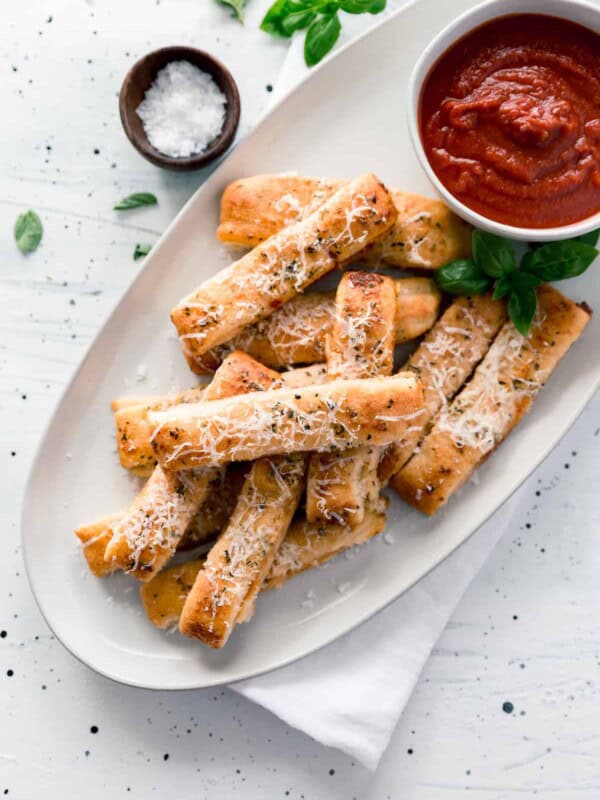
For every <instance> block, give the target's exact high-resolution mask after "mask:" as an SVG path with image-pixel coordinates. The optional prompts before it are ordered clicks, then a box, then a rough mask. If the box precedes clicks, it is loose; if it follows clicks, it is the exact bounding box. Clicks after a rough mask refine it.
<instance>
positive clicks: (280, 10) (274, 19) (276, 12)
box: [260, 0, 287, 36]
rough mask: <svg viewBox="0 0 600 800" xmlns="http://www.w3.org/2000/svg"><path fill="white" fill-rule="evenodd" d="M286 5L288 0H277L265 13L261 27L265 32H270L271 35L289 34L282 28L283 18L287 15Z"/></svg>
mask: <svg viewBox="0 0 600 800" xmlns="http://www.w3.org/2000/svg"><path fill="white" fill-rule="evenodd" d="M286 5H287V0H275V2H274V3H273V5H272V6H270V8H269V9H268V10H267V13H266V14H265V15H264V17H263V20H262V22H261V23H260V29H261V30H262V31H265V33H270V34H271V36H287V34H286V33H285V32H284V31H283V30H282V28H281V20H282V19H283V17H285V16H287V12H286V11H285V8H286Z"/></svg>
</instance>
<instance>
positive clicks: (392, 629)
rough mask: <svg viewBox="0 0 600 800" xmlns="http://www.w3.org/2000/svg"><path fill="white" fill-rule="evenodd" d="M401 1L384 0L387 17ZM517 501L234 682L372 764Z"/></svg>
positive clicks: (289, 82)
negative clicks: (291, 659)
mask: <svg viewBox="0 0 600 800" xmlns="http://www.w3.org/2000/svg"><path fill="white" fill-rule="evenodd" d="M404 4H405V3H404V2H401V0H388V10H387V11H386V12H385V14H386V15H387V16H390V15H391V14H393V13H394V11H396V10H397V9H398V8H400V7H401V6H402V5H404ZM380 20H381V16H378V17H370V16H369V15H366V14H364V15H361V16H349V15H344V24H343V32H342V36H341V37H340V38H341V42H342V43H344V42H346V41H350V40H351V39H352V38H354V37H355V36H357V35H358V34H360V33H362V32H364V31H365V30H367V29H368V28H369V27H371V26H372V25H374V24H377V23H378V22H380ZM302 45H303V36H302V35H300V36H297V37H296V38H295V39H294V41H293V42H292V44H291V47H290V50H289V53H288V55H287V58H286V60H285V62H284V65H283V68H282V71H281V75H280V79H279V81H278V83H277V86H276V87H275V91H274V93H273V102H275V101H276V100H277V99H279V98H280V97H282V96H283V95H284V94H286V93H287V92H288V91H289V90H290V89H291V88H292V87H293V86H294V85H296V84H297V83H298V82H299V81H300V80H301V79H302V78H303V77H304V76H305V75H306V73H307V68H306V66H305V65H304V59H303V50H302ZM516 504H518V495H517V496H516V497H515V498H514V499H513V500H512V501H511V502H510V503H509V504H507V505H506V506H504V507H503V508H502V523H500V516H499V514H496V515H495V516H494V517H492V519H491V520H489V521H488V522H487V523H486V525H484V526H483V527H482V528H481V529H480V530H479V531H478V532H477V533H476V534H475V535H474V536H473V537H472V538H471V540H470V541H469V542H467V543H466V544H465V545H463V547H461V548H460V549H459V550H457V551H456V552H455V553H454V554H453V555H452V556H451V557H450V558H448V559H447V560H446V561H445V562H444V563H443V564H441V565H440V566H439V567H438V568H437V569H435V570H434V571H433V572H431V573H430V574H429V575H428V576H427V577H426V578H425V579H424V580H422V581H421V582H420V583H418V584H417V585H416V586H414V587H413V588H412V589H411V590H410V591H408V592H406V594H404V595H403V596H402V597H401V598H399V599H398V600H396V601H395V602H394V603H392V604H391V605H390V606H388V608H386V609H385V610H384V611H382V612H381V613H380V614H378V615H377V616H376V617H374V618H373V619H371V620H369V621H368V622H367V623H365V624H363V625H361V626H360V627H359V628H357V629H356V630H355V631H353V632H351V633H349V634H348V635H347V636H345V637H343V638H342V639H340V640H338V641H336V642H334V643H333V644H331V645H329V646H328V647H325V648H323V649H322V650H319V651H318V652H316V653H313V654H312V655H310V656H307V657H306V658H304V659H302V660H301V661H299V662H296V663H294V664H291V665H290V666H288V667H284V668H283V669H280V670H277V671H276V672H271V673H269V674H267V675H263V676H260V677H258V678H253V679H251V680H248V681H243V682H240V683H236V684H234V685H232V686H231V688H232V689H234V690H235V691H236V692H239V693H240V694H242V695H244V696H245V697H247V698H249V699H250V700H253V701H254V702H256V703H260V705H262V706H264V707H265V708H268V709H269V710H270V711H272V712H273V713H274V714H277V716H279V717H281V719H283V720H285V722H287V723H288V724H290V725H293V726H294V727H295V728H298V729H300V730H302V731H304V732H305V733H307V734H309V735H310V736H312V737H313V738H314V739H316V740H318V741H319V742H322V743H323V744H326V745H329V746H332V747H337V748H339V749H340V750H343V751H344V752H345V753H348V754H349V755H351V756H353V757H354V758H356V759H357V760H358V761H359V762H360V763H362V764H363V765H364V766H366V767H367V768H369V769H373V770H374V769H375V768H376V767H377V764H378V762H379V760H380V758H381V756H382V754H383V752H384V751H385V748H386V747H387V744H388V742H389V740H390V737H391V735H392V733H393V731H394V728H395V727H396V724H397V722H398V720H399V718H400V715H401V714H402V711H403V709H404V707H405V706H406V703H407V701H408V699H409V697H410V695H411V693H412V690H413V688H414V686H415V684H416V682H417V679H418V677H419V675H420V673H421V670H422V669H423V666H424V665H425V662H426V661H427V658H428V656H429V654H430V652H431V650H432V648H433V647H434V645H435V643H436V641H437V639H438V638H439V636H440V634H441V632H442V631H443V629H444V628H445V626H446V624H447V622H448V620H449V618H450V616H451V615H452V613H453V611H454V609H455V608H456V606H457V604H458V602H459V600H460V598H461V597H462V595H463V594H464V592H465V590H466V588H467V587H468V585H469V583H470V582H471V580H472V578H473V577H474V576H475V575H476V574H477V572H478V571H479V569H480V568H481V566H482V565H483V563H484V561H485V560H486V558H487V557H488V556H489V554H490V553H491V551H492V550H493V548H494V546H495V545H496V543H497V542H498V540H499V539H500V537H501V535H502V534H503V532H504V531H505V530H507V529H508V527H509V526H510V521H511V520H512V517H513V513H514V507H515V505H516ZM507 520H508V522H507ZM366 546H368V545H366Z"/></svg>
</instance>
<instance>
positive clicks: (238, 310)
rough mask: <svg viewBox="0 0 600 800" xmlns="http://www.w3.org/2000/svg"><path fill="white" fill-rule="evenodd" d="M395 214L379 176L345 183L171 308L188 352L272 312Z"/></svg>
mask: <svg viewBox="0 0 600 800" xmlns="http://www.w3.org/2000/svg"><path fill="white" fill-rule="evenodd" d="M395 218H396V209H395V207H394V205H393V203H392V199H391V197H390V194H389V192H388V191H387V189H386V188H385V187H384V186H383V184H381V183H380V182H379V180H378V179H377V178H376V177H375V176H374V175H371V174H367V175H363V176H362V177H361V178H357V179H356V180H355V181H352V182H351V183H349V184H347V185H346V186H344V187H342V188H341V189H340V190H339V192H336V193H335V194H334V195H333V196H332V197H331V198H330V199H329V200H328V201H327V202H325V203H324V204H323V205H322V206H321V207H320V208H319V209H318V210H317V211H315V212H314V213H313V214H311V215H310V216H308V217H307V218H306V219H305V220H303V221H302V222H299V223H298V224H297V225H292V226H290V227H289V228H285V229H284V230H282V231H281V232H280V233H277V234H275V235H274V236H272V237H271V238H270V239H268V240H267V241H266V242H264V244H261V245H259V246H258V247H256V248H255V249H254V250H252V251H251V252H250V253H248V254H247V255H245V256H243V257H242V258H241V259H240V260H239V261H236V262H235V263H233V264H231V266H229V267H227V269H224V270H222V271H221V272H219V273H217V274H216V275H215V276H213V277H212V278H210V279H209V280H208V281H206V282H205V283H203V284H202V285H201V286H200V288H199V289H197V290H196V291H195V292H194V293H193V294H191V295H189V297H186V298H184V299H183V300H182V301H181V303H180V304H179V305H177V306H176V307H175V308H174V309H173V311H172V313H171V318H172V320H173V323H174V324H175V327H176V328H177V332H178V334H179V337H180V340H181V342H182V345H183V348H184V352H185V353H186V355H187V356H188V357H189V358H190V359H192V360H193V359H194V358H196V357H198V356H201V355H202V354H203V353H205V352H206V351H207V350H210V349H211V348H212V347H215V346H216V345H219V344H223V343H224V342H227V341H229V340H230V339H232V338H233V337H234V336H236V335H237V334H238V333H240V331H241V330H242V329H243V328H244V327H245V326H246V325H251V324H253V323H255V322H258V320H260V319H263V318H264V317H268V316H269V315H270V314H272V313H273V311H275V309H276V308H279V307H280V306H282V305H283V304H284V303H286V302H287V301H288V300H291V299H292V297H294V296H295V295H297V294H300V293H302V292H303V291H304V290H305V289H306V288H307V287H308V286H310V284H311V283H314V282H315V281H316V280H318V279H319V278H321V277H322V276H323V275H325V274H326V273H328V272H331V270H332V269H334V268H335V267H336V266H337V265H338V263H339V262H340V261H344V260H347V259H348V258H350V257H352V256H353V255H356V254H357V253H359V252H360V251H361V250H364V248H365V247H366V246H367V245H368V244H370V243H371V242H372V241H374V240H375V239H377V238H378V237H380V236H383V234H384V233H385V232H386V231H387V230H388V229H389V228H390V227H391V226H392V225H393V224H394V221H395Z"/></svg>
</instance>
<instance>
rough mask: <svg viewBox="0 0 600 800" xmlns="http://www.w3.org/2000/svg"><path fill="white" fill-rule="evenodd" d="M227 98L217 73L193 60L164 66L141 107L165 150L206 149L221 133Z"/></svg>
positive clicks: (153, 138) (175, 153) (151, 135)
mask: <svg viewBox="0 0 600 800" xmlns="http://www.w3.org/2000/svg"><path fill="white" fill-rule="evenodd" d="M226 105H227V98H226V97H225V95H224V94H223V92H222V91H221V90H220V89H219V87H218V86H217V84H216V83H215V81H214V79H213V77H212V76H211V75H209V74H208V73H207V72H203V71H202V70H201V69H199V68H198V67H195V66H194V65H193V64H190V62H189V61H172V62H171V63H170V64H167V66H166V67H164V68H163V69H161V70H160V71H159V72H158V74H157V76H156V78H155V80H154V83H153V84H152V86H151V87H150V88H149V89H148V91H147V92H146V94H145V95H144V99H143V100H142V102H141V103H140V105H139V106H138V107H137V115H138V116H139V118H140V119H141V120H142V123H143V125H144V130H145V132H146V136H147V137H148V141H149V142H150V144H152V145H153V147H156V149H157V150H159V151H160V152H161V153H164V155H166V156H171V157H172V158H185V157H187V156H191V155H197V154H199V153H202V152H203V151H204V150H206V148H207V147H208V145H209V144H210V143H211V142H212V141H213V140H214V139H215V138H216V137H217V136H218V135H219V134H220V133H221V131H222V130H223V123H224V121H225V106H226Z"/></svg>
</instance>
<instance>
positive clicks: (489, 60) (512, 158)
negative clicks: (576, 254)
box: [420, 14, 600, 228]
mask: <svg viewBox="0 0 600 800" xmlns="http://www.w3.org/2000/svg"><path fill="white" fill-rule="evenodd" d="M420 130H421V140H422V142H423V146H424V149H425V152H426V154H427V158H428V159H429V162H430V164H431V166H432V168H433V170H434V172H435V173H436V175H437V176H438V178H439V179H440V181H441V182H442V183H443V184H444V185H445V186H446V188H447V189H448V190H449V191H450V192H451V193H452V194H453V195H454V196H455V197H456V198H457V199H459V200H460V201H461V202H463V203H464V204H465V205H466V206H468V207H469V208H471V209H473V210H474V211H476V212H478V213H480V214H482V215H484V216H486V217H488V218H490V219H493V220H496V221H498V222H503V223H505V224H507V225H513V226H517V227H526V228H549V227H555V226H561V225H567V224H569V223H572V222H577V221H578V220H581V219H585V218H586V217H589V216H591V215H593V214H594V213H596V212H598V211H600V35H598V34H596V33H594V32H593V31H591V30H588V29H587V28H584V27H582V26H580V25H576V24H575V23H572V22H568V21H567V20H564V19H558V18H556V17H549V16H546V15H542V14H515V15H511V16H507V17H500V18H498V19H495V20H492V21H491V22H489V23H486V24H485V25H482V26H481V27H479V28H476V29H475V30H474V31H472V32H471V33H469V34H467V35H466V36H465V37H463V38H462V39H460V40H459V41H458V42H456V43H455V44H454V45H452V47H451V48H450V49H449V50H447V51H446V52H445V53H444V54H443V55H442V56H441V57H440V59H439V60H438V61H437V62H436V64H434V66H433V67H432V69H431V71H430V73H429V75H428V76H427V78H426V79H425V82H424V84H423V89H422V92H421V102H420Z"/></svg>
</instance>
